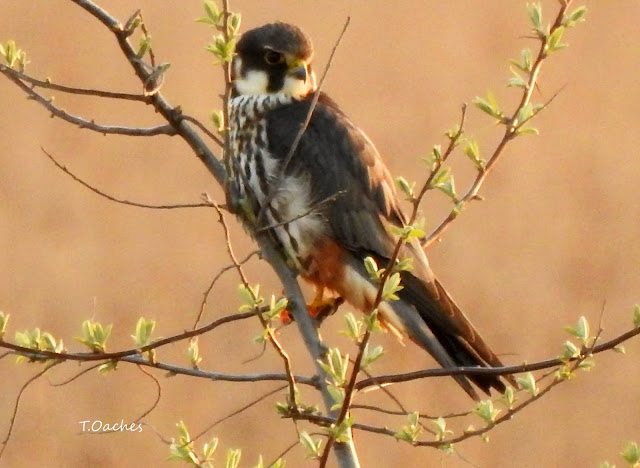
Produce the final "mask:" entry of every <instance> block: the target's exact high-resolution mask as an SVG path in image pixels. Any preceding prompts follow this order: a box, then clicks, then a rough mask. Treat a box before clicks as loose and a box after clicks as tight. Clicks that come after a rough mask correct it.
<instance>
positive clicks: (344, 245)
mask: <svg viewBox="0 0 640 468" xmlns="http://www.w3.org/2000/svg"><path fill="white" fill-rule="evenodd" d="M230 74H231V84H232V89H231V95H230V99H229V101H228V116H229V117H228V118H229V122H228V131H229V148H230V153H231V155H232V156H231V158H230V161H229V163H228V169H229V175H228V179H227V184H226V185H227V186H226V189H227V199H228V200H235V201H234V202H233V206H232V207H231V208H232V210H233V211H235V212H236V213H238V214H239V215H240V216H241V218H242V219H243V220H244V221H245V224H246V223H248V224H252V225H253V226H254V229H256V228H257V230H259V231H266V232H268V233H269V235H270V236H271V238H272V239H273V241H274V243H275V245H276V246H277V248H278V251H279V252H280V253H281V254H282V255H283V257H284V258H285V260H286V261H287V262H288V264H289V266H290V267H291V268H293V269H294V270H295V271H296V272H297V273H298V274H299V275H300V276H301V277H302V278H303V279H304V280H306V281H307V282H309V283H311V284H312V285H313V286H315V288H316V294H315V298H314V300H313V301H312V304H314V305H316V306H317V305H318V304H320V303H321V301H322V300H323V296H324V292H325V291H330V292H331V293H332V294H337V295H338V296H339V297H340V298H343V299H344V300H346V302H348V303H349V304H350V305H351V306H353V307H354V308H355V309H358V310H360V311H363V312H365V313H370V312H371V310H372V307H373V305H374V303H375V299H376V296H377V292H378V288H379V284H377V283H376V281H375V279H372V278H371V275H370V274H369V273H368V272H367V269H366V266H365V259H367V258H371V259H373V260H374V261H375V262H376V263H377V265H380V266H387V264H388V263H389V262H390V259H391V258H392V253H393V251H394V248H395V246H396V244H397V243H398V230H397V229H394V228H403V227H405V226H406V224H407V218H406V216H405V215H404V214H403V212H402V209H401V207H400V200H399V196H398V194H397V192H396V188H395V184H394V180H393V178H392V176H391V174H390V172H389V169H388V168H387V166H386V165H385V163H384V161H383V159H382V157H381V155H380V153H379V152H378V150H377V149H376V147H375V146H374V144H373V143H372V141H371V140H370V139H369V137H368V136H367V135H366V134H365V133H364V132H363V131H362V130H361V129H360V128H359V127H358V126H356V124H355V123H353V121H352V120H351V119H350V118H349V117H348V116H347V115H346V114H345V113H344V112H343V111H342V110H341V109H340V108H339V107H338V105H337V104H336V103H335V102H334V101H333V100H332V99H331V98H330V97H329V96H328V95H327V94H325V93H324V92H322V91H320V90H318V81H317V78H316V74H315V72H314V70H313V46H312V43H311V41H310V39H309V38H308V37H307V36H306V35H305V34H304V33H303V32H302V30H301V29H300V28H298V27H297V26H295V25H292V24H287V23H283V22H274V23H269V24H265V25H263V26H260V27H257V28H254V29H251V30H249V31H247V32H245V33H244V34H242V36H241V37H240V39H239V40H238V42H237V44H236V48H235V54H234V57H233V59H232V63H231V67H230ZM314 105H315V107H313V106H314ZM310 110H311V114H310V118H309V120H308V123H307V125H306V127H305V122H306V120H307V117H308V115H309V112H310ZM296 140H297V141H296ZM398 258H399V259H401V260H407V259H408V261H410V262H411V263H412V268H411V270H410V271H401V272H400V277H401V286H402V289H400V290H399V291H398V292H397V293H396V295H397V297H398V299H397V300H387V301H382V302H381V303H380V304H379V307H378V318H379V320H380V322H381V324H382V325H383V326H384V328H386V329H387V330H389V331H390V332H391V333H393V334H395V335H396V336H397V337H398V338H399V339H401V340H402V338H404V337H408V338H409V339H410V340H412V341H413V342H415V343H416V344H417V345H418V346H420V347H421V348H423V349H424V350H426V351H427V352H428V353H429V354H431V355H432V356H433V358H434V359H435V360H436V361H437V362H438V363H439V364H440V365H441V366H442V367H444V368H452V367H457V366H480V367H502V365H503V364H502V362H501V361H500V359H499V358H498V357H497V356H496V354H495V353H494V352H493V351H492V350H491V349H490V347H489V346H488V345H487V344H486V342H485V341H484V340H483V338H482V337H481V336H480V334H479V333H478V332H477V330H476V328H475V327H474V326H473V325H472V324H471V322H470V320H469V319H468V318H467V316H466V315H465V314H464V313H463V312H462V311H461V310H460V308H459V307H458V306H457V305H456V303H455V302H454V301H453V299H452V298H451V296H450V295H449V293H448V292H447V291H446V290H445V289H444V287H443V286H442V285H441V284H440V282H439V281H438V280H437V279H436V277H435V275H434V273H433V272H432V270H431V267H430V266H429V262H428V260H427V257H426V255H425V253H424V251H423V249H422V248H421V246H420V244H419V241H418V240H417V239H412V240H410V241H409V242H406V243H405V244H403V245H402V247H401V249H400V252H399V255H398ZM453 378H454V379H455V380H456V381H457V383H458V384H459V385H460V387H462V389H463V390H464V391H465V392H466V393H467V394H468V395H469V396H470V397H471V398H473V399H474V400H476V401H479V400H480V396H479V394H478V392H477V390H476V387H477V389H480V390H482V392H484V393H486V394H487V395H490V394H491V390H492V389H495V390H497V391H498V392H504V391H505V389H506V385H505V382H504V381H505V380H506V381H507V382H509V383H510V384H512V385H514V386H515V381H514V379H513V377H512V376H510V375H509V376H504V377H499V376H496V375H486V374H485V375H478V374H476V375H468V376H464V375H454V376H453ZM474 386H475V387H474Z"/></svg>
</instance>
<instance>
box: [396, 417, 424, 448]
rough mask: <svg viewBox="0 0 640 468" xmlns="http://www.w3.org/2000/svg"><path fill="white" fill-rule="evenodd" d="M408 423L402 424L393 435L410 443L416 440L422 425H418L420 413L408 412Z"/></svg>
mask: <svg viewBox="0 0 640 468" xmlns="http://www.w3.org/2000/svg"><path fill="white" fill-rule="evenodd" d="M407 420H408V423H409V424H407V425H406V426H402V427H401V428H400V430H399V431H398V432H396V433H395V434H393V436H394V437H395V438H396V439H398V440H404V441H405V442H408V443H410V444H414V443H415V442H416V441H417V440H418V436H419V435H420V433H421V432H422V426H420V422H419V421H420V414H419V413H417V412H414V413H410V414H409V415H408V416H407Z"/></svg>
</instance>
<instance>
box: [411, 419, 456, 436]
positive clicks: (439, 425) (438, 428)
mask: <svg viewBox="0 0 640 468" xmlns="http://www.w3.org/2000/svg"><path fill="white" fill-rule="evenodd" d="M415 414H417V413H415ZM416 424H417V422H416ZM431 425H432V426H433V429H434V432H435V438H436V440H438V441H442V440H445V439H446V438H447V437H449V436H452V435H453V431H451V430H449V429H447V421H446V420H445V419H444V418H443V417H442V416H441V417H439V418H438V419H434V420H432V421H431Z"/></svg>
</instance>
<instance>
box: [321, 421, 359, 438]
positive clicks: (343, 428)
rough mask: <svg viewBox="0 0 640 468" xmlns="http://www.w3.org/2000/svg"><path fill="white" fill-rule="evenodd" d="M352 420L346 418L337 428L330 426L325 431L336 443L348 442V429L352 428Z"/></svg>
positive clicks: (349, 436)
mask: <svg viewBox="0 0 640 468" xmlns="http://www.w3.org/2000/svg"><path fill="white" fill-rule="evenodd" d="M354 421H355V420H354V418H353V417H351V418H346V419H345V420H344V421H342V422H341V423H340V424H339V425H338V426H336V425H335V424H332V425H331V427H329V429H328V430H327V432H328V433H329V435H330V436H331V437H333V438H334V439H335V440H336V442H349V440H351V434H350V429H351V426H353V423H354Z"/></svg>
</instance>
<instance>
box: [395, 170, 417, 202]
mask: <svg viewBox="0 0 640 468" xmlns="http://www.w3.org/2000/svg"><path fill="white" fill-rule="evenodd" d="M396 185H397V186H398V188H399V189H400V191H401V192H402V193H403V194H404V196H405V197H406V199H407V200H409V201H411V200H413V199H414V198H415V197H414V195H413V190H414V189H415V186H416V183H415V182H411V183H409V182H408V181H407V179H405V178H404V177H402V176H399V177H396Z"/></svg>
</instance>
